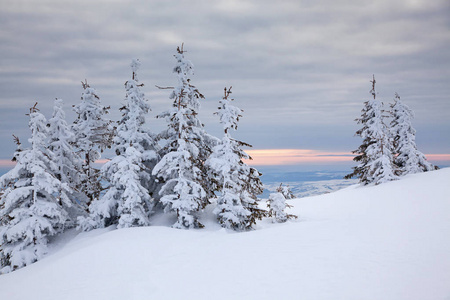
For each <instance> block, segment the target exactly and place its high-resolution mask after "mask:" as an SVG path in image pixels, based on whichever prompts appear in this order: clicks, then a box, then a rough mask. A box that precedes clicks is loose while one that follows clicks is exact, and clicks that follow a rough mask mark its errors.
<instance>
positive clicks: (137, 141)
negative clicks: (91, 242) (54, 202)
mask: <svg viewBox="0 0 450 300" xmlns="http://www.w3.org/2000/svg"><path fill="white" fill-rule="evenodd" d="M139 66H140V62H139V60H136V59H135V60H133V61H132V63H131V69H132V79H131V80H128V81H127V82H126V83H125V89H126V99H125V101H126V105H125V106H124V107H122V109H121V110H122V112H123V116H122V119H121V120H120V121H119V124H118V126H117V135H116V137H115V138H114V144H115V152H116V156H115V157H114V158H113V159H112V160H110V161H109V162H107V163H106V164H105V165H104V166H103V167H102V169H101V173H102V178H104V179H105V180H107V181H108V182H109V184H110V186H109V187H108V188H107V191H106V193H105V194H104V195H103V197H102V198H101V199H100V200H96V201H93V202H92V204H91V206H90V208H89V211H90V217H89V218H83V217H81V218H80V219H79V221H80V226H81V227H82V228H83V229H85V230H88V229H91V228H98V227H105V226H109V225H112V224H118V227H119V228H123V227H132V226H147V225H150V221H149V215H150V213H151V209H152V203H151V200H152V199H151V196H150V191H149V190H148V187H150V188H154V184H153V183H152V182H154V179H153V178H152V177H151V168H152V167H153V166H154V165H155V164H156V160H157V155H156V151H155V148H154V147H155V142H154V140H153V136H152V134H151V133H150V132H148V131H147V130H146V129H144V128H143V126H144V124H145V116H146V114H148V112H149V110H150V106H149V105H148V103H147V100H145V96H144V94H143V93H142V92H141V91H140V87H141V86H142V84H139V82H138V78H137V70H138V68H139Z"/></svg>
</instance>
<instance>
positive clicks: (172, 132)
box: [153, 47, 215, 228]
mask: <svg viewBox="0 0 450 300" xmlns="http://www.w3.org/2000/svg"><path fill="white" fill-rule="evenodd" d="M184 52H185V51H184V50H183V47H181V48H180V47H178V48H177V53H176V54H175V59H176V60H177V63H176V65H175V68H174V70H173V72H174V73H175V74H176V75H177V78H178V85H177V86H176V87H175V88H173V92H172V93H171V96H170V98H171V99H173V100H174V102H173V106H172V109H170V110H169V111H166V112H164V113H162V114H160V115H159V116H158V117H159V118H165V119H166V121H167V123H168V128H167V129H166V130H164V131H163V132H161V134H160V135H159V141H160V143H162V144H163V147H162V150H161V157H162V159H161V160H160V161H159V163H158V164H157V165H156V166H155V168H154V169H153V174H154V175H156V176H157V177H158V181H159V182H160V183H162V186H161V190H160V191H159V196H160V199H159V200H160V203H161V204H162V206H163V207H164V208H165V211H173V212H176V214H177V222H176V223H175V224H174V225H173V227H175V228H193V227H194V228H199V227H203V225H202V224H201V223H200V222H199V221H198V215H197V214H198V212H200V211H201V210H202V209H203V208H204V207H205V206H206V205H207V204H208V203H209V201H208V199H209V198H210V197H212V195H213V193H214V190H213V188H212V186H211V184H210V182H209V181H208V180H207V177H206V173H207V172H206V170H205V165H204V162H205V160H206V158H207V157H208V156H209V155H210V153H211V148H212V146H213V143H215V139H214V138H213V137H211V136H210V135H208V134H207V133H206V132H205V130H204V129H203V124H202V123H201V122H200V120H199V119H198V117H197V115H198V109H199V108H200V102H199V99H201V98H204V97H203V95H202V94H201V93H200V92H199V91H198V89H197V88H196V87H195V86H193V85H192V84H191V83H190V77H191V75H192V74H193V65H192V63H191V62H190V61H189V60H187V59H185V58H184Z"/></svg>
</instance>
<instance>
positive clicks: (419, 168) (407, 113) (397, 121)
mask: <svg viewBox="0 0 450 300" xmlns="http://www.w3.org/2000/svg"><path fill="white" fill-rule="evenodd" d="M391 116H392V121H391V134H392V137H393V139H394V148H395V150H394V152H395V154H396V157H395V163H396V165H397V166H398V167H399V169H400V172H401V173H402V174H403V175H405V174H413V173H420V172H427V171H432V170H435V169H436V167H435V166H433V165H432V164H431V163H429V162H428V161H427V159H426V158H425V155H424V154H423V153H422V152H420V151H419V150H417V146H416V130H415V129H414V128H413V127H412V125H411V120H412V119H413V118H414V113H413V111H412V110H411V109H410V108H409V107H408V106H407V105H406V104H404V103H403V101H401V100H400V96H399V95H398V94H397V93H396V94H395V98H394V104H391Z"/></svg>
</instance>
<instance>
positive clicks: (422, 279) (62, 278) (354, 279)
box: [0, 169, 450, 300]
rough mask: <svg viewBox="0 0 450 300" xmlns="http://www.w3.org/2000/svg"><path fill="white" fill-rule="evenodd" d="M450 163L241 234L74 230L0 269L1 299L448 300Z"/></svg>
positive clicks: (315, 204) (300, 206)
mask: <svg viewBox="0 0 450 300" xmlns="http://www.w3.org/2000/svg"><path fill="white" fill-rule="evenodd" d="M449 183H450V169H443V170H439V171H434V172H429V173H425V174H417V175H409V176H407V177H405V178H403V179H402V180H400V181H396V182H388V183H385V184H383V185H380V186H375V187H359V186H351V187H349V188H346V189H343V190H339V191H337V192H334V193H330V194H325V195H320V196H316V197H311V198H302V199H296V200H292V201H290V203H291V204H293V205H294V206H295V207H294V208H293V209H292V210H291V211H290V212H294V213H296V214H298V215H299V216H300V219H299V221H293V222H288V223H284V224H272V223H271V222H270V221H268V220H267V221H265V222H261V223H260V225H259V228H258V229H257V230H254V231H251V232H245V233H235V232H231V231H226V230H223V229H219V227H217V226H216V225H215V224H214V223H213V222H212V220H202V222H204V223H205V225H206V226H207V228H206V229H202V230H177V229H171V228H168V227H166V226H152V227H147V228H132V229H120V230H96V231H93V232H88V233H83V234H78V235H77V236H76V237H75V238H72V239H70V236H67V237H66V238H67V239H70V240H69V241H60V247H59V248H58V249H54V253H53V254H51V255H49V256H47V257H46V258H44V259H42V260H41V261H39V262H37V263H35V264H33V265H30V266H28V267H26V268H23V269H20V270H18V271H16V272H13V273H10V274H5V275H1V276H0V299H8V300H13V299H46V300H50V299H58V300H61V299H84V300H86V299H127V300H128V299H333V300H336V299H345V300H349V299H358V300H361V299H377V300H379V299H383V300H388V299H395V300H399V299H417V300H419V299H420V300H423V299H447V300H448V299H450V185H449Z"/></svg>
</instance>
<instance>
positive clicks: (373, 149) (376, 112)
mask: <svg viewBox="0 0 450 300" xmlns="http://www.w3.org/2000/svg"><path fill="white" fill-rule="evenodd" d="M371 82H372V90H371V91H370V93H371V94H372V96H373V100H369V101H366V102H364V108H363V109H362V115H361V118H359V119H356V121H357V122H358V124H361V125H362V126H363V127H362V128H361V129H359V130H358V131H356V135H357V136H360V137H361V138H363V143H362V144H361V145H360V146H359V148H358V149H356V150H355V151H353V153H355V154H357V156H356V157H355V158H354V159H353V160H354V161H356V162H358V165H357V166H356V167H354V168H353V170H354V171H353V173H351V174H348V175H347V176H345V178H346V179H349V178H351V177H353V176H356V177H358V178H359V181H360V183H362V184H364V185H367V184H371V183H373V184H380V183H383V182H386V181H390V180H395V179H397V175H396V172H397V170H396V166H395V165H394V163H393V159H394V158H393V146H392V142H391V140H390V134H389V130H388V128H387V126H386V124H385V123H384V122H383V119H384V118H385V116H384V115H383V109H382V103H381V102H380V101H378V100H376V92H375V83H376V81H375V77H373V80H372V81H371Z"/></svg>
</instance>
